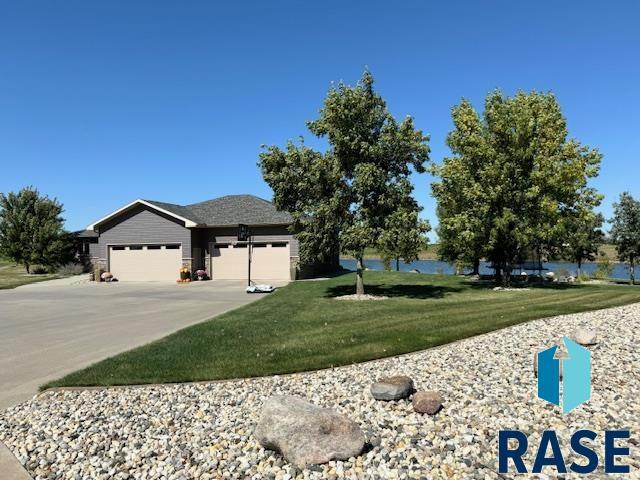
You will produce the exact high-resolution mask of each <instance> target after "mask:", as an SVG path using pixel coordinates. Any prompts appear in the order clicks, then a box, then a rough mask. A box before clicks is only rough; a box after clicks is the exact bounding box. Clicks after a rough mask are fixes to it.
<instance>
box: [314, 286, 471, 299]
mask: <svg viewBox="0 0 640 480" xmlns="http://www.w3.org/2000/svg"><path fill="white" fill-rule="evenodd" d="M462 290H464V289H462V288H458V287H447V286H441V285H403V284H397V285H365V287H364V291H365V293H367V294H368V295H376V296H385V297H393V298H398V297H404V298H419V299H425V298H442V297H444V296H445V295H446V294H448V293H456V292H461V291H462ZM354 293H355V285H336V286H335V287H330V288H328V289H327V292H326V294H325V297H327V298H333V297H340V296H342V295H353V294H354Z"/></svg>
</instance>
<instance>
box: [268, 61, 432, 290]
mask: <svg viewBox="0 0 640 480" xmlns="http://www.w3.org/2000/svg"><path fill="white" fill-rule="evenodd" d="M307 125H308V127H309V130H310V131H311V133H313V134H314V135H316V136H317V137H321V138H326V139H327V141H328V144H329V148H328V149H327V151H326V152H324V153H320V152H317V151H314V150H312V149H310V148H308V147H306V146H305V145H304V143H301V144H299V145H295V144H293V143H292V142H289V143H288V144H287V147H286V149H284V150H282V149H280V148H278V147H276V146H270V147H268V148H266V150H265V151H264V152H263V153H262V154H261V155H260V162H259V163H260V166H261V169H262V174H263V177H264V179H265V181H266V182H267V183H268V184H269V185H270V186H271V188H272V189H273V191H274V202H275V204H276V206H277V207H278V208H281V209H283V210H287V211H289V212H290V213H291V215H292V216H293V219H294V222H293V228H294V230H295V231H296V233H297V234H298V238H299V241H300V257H301V260H303V261H305V262H309V261H322V260H326V259H327V258H328V257H329V256H330V255H332V254H334V253H335V252H336V251H338V250H337V249H338V246H339V247H340V248H341V249H342V251H344V252H347V253H350V254H351V255H353V256H354V258H355V259H356V262H357V274H356V293H357V294H358V295H361V294H364V276H363V270H364V267H363V260H362V259H363V255H364V251H365V248H367V247H374V248H378V247H379V239H380V238H381V237H382V238H387V236H388V235H385V232H386V231H387V229H388V228H393V229H394V230H396V231H397V228H398V225H397V224H395V221H394V220H393V219H394V218H395V217H392V214H394V212H397V211H399V210H400V211H402V212H404V213H403V214H402V215H404V217H405V219H410V220H411V222H410V223H409V224H407V225H405V226H404V227H405V234H406V235H408V236H409V235H411V234H410V233H409V232H414V234H416V235H417V234H418V232H419V231H420V230H421V228H420V225H419V224H418V215H417V212H418V207H417V203H415V201H414V200H413V198H412V192H413V185H412V184H411V181H410V175H411V173H412V171H415V172H418V173H422V172H424V170H425V162H427V161H428V160H429V147H428V137H427V136H425V135H424V134H423V133H422V132H421V131H419V130H417V129H416V128H415V127H414V124H413V120H412V118H411V117H407V118H405V119H404V120H403V121H402V122H397V121H396V120H395V119H394V118H393V116H392V115H391V114H390V113H389V111H388V110H387V106H386V102H385V101H384V100H383V98H382V97H381V96H380V95H379V94H377V93H376V92H375V91H374V89H373V76H372V75H371V74H370V73H369V72H368V71H365V73H364V75H363V76H362V79H361V80H360V81H359V82H358V83H357V84H356V85H355V86H348V85H346V84H344V83H340V84H338V85H337V86H335V87H334V86H332V87H331V88H330V89H329V92H328V93H327V96H326V98H325V100H324V104H323V107H322V109H321V110H320V116H319V118H318V119H317V120H314V121H310V122H308V123H307ZM414 214H415V215H414ZM392 223H393V226H392V225H391V224H392ZM406 245H408V243H407V244H406ZM409 253H411V252H408V251H405V252H403V254H407V256H408V257H411V255H409Z"/></svg>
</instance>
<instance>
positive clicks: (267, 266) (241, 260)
mask: <svg viewBox="0 0 640 480" xmlns="http://www.w3.org/2000/svg"><path fill="white" fill-rule="evenodd" d="M247 268H248V248H247V247H246V246H243V247H240V246H238V245H235V246H234V245H228V246H224V247H223V246H220V245H219V246H216V247H214V248H213V250H212V256H211V273H212V278H213V279H214V280H215V279H218V280H222V279H224V280H246V278H247ZM289 276H290V273H289V244H288V243H274V244H271V243H270V244H258V245H254V247H253V248H252V257H251V279H252V280H289Z"/></svg>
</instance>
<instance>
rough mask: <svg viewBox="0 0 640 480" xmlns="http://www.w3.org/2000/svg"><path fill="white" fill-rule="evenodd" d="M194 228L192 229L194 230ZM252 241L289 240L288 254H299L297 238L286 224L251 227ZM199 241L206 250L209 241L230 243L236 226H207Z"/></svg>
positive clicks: (236, 234)
mask: <svg viewBox="0 0 640 480" xmlns="http://www.w3.org/2000/svg"><path fill="white" fill-rule="evenodd" d="M195 230H196V229H194V231H195ZM251 231H252V233H253V241H254V242H289V244H290V246H291V250H290V253H289V254H290V255H291V256H292V257H297V256H298V255H299V245H298V239H297V238H295V236H294V235H293V234H292V233H290V232H289V230H288V229H287V227H286V226H274V227H251ZM200 238H201V241H202V242H204V245H203V247H204V248H205V249H206V250H207V251H208V249H209V243H231V242H237V241H238V229H237V228H207V229H203V233H202V234H201V237H200Z"/></svg>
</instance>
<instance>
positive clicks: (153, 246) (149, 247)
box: [147, 245, 162, 250]
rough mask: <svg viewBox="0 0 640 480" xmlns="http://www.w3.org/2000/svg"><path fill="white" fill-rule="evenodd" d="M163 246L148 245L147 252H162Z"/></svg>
mask: <svg viewBox="0 0 640 480" xmlns="http://www.w3.org/2000/svg"><path fill="white" fill-rule="evenodd" d="M160 248H162V245H147V250H160Z"/></svg>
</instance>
